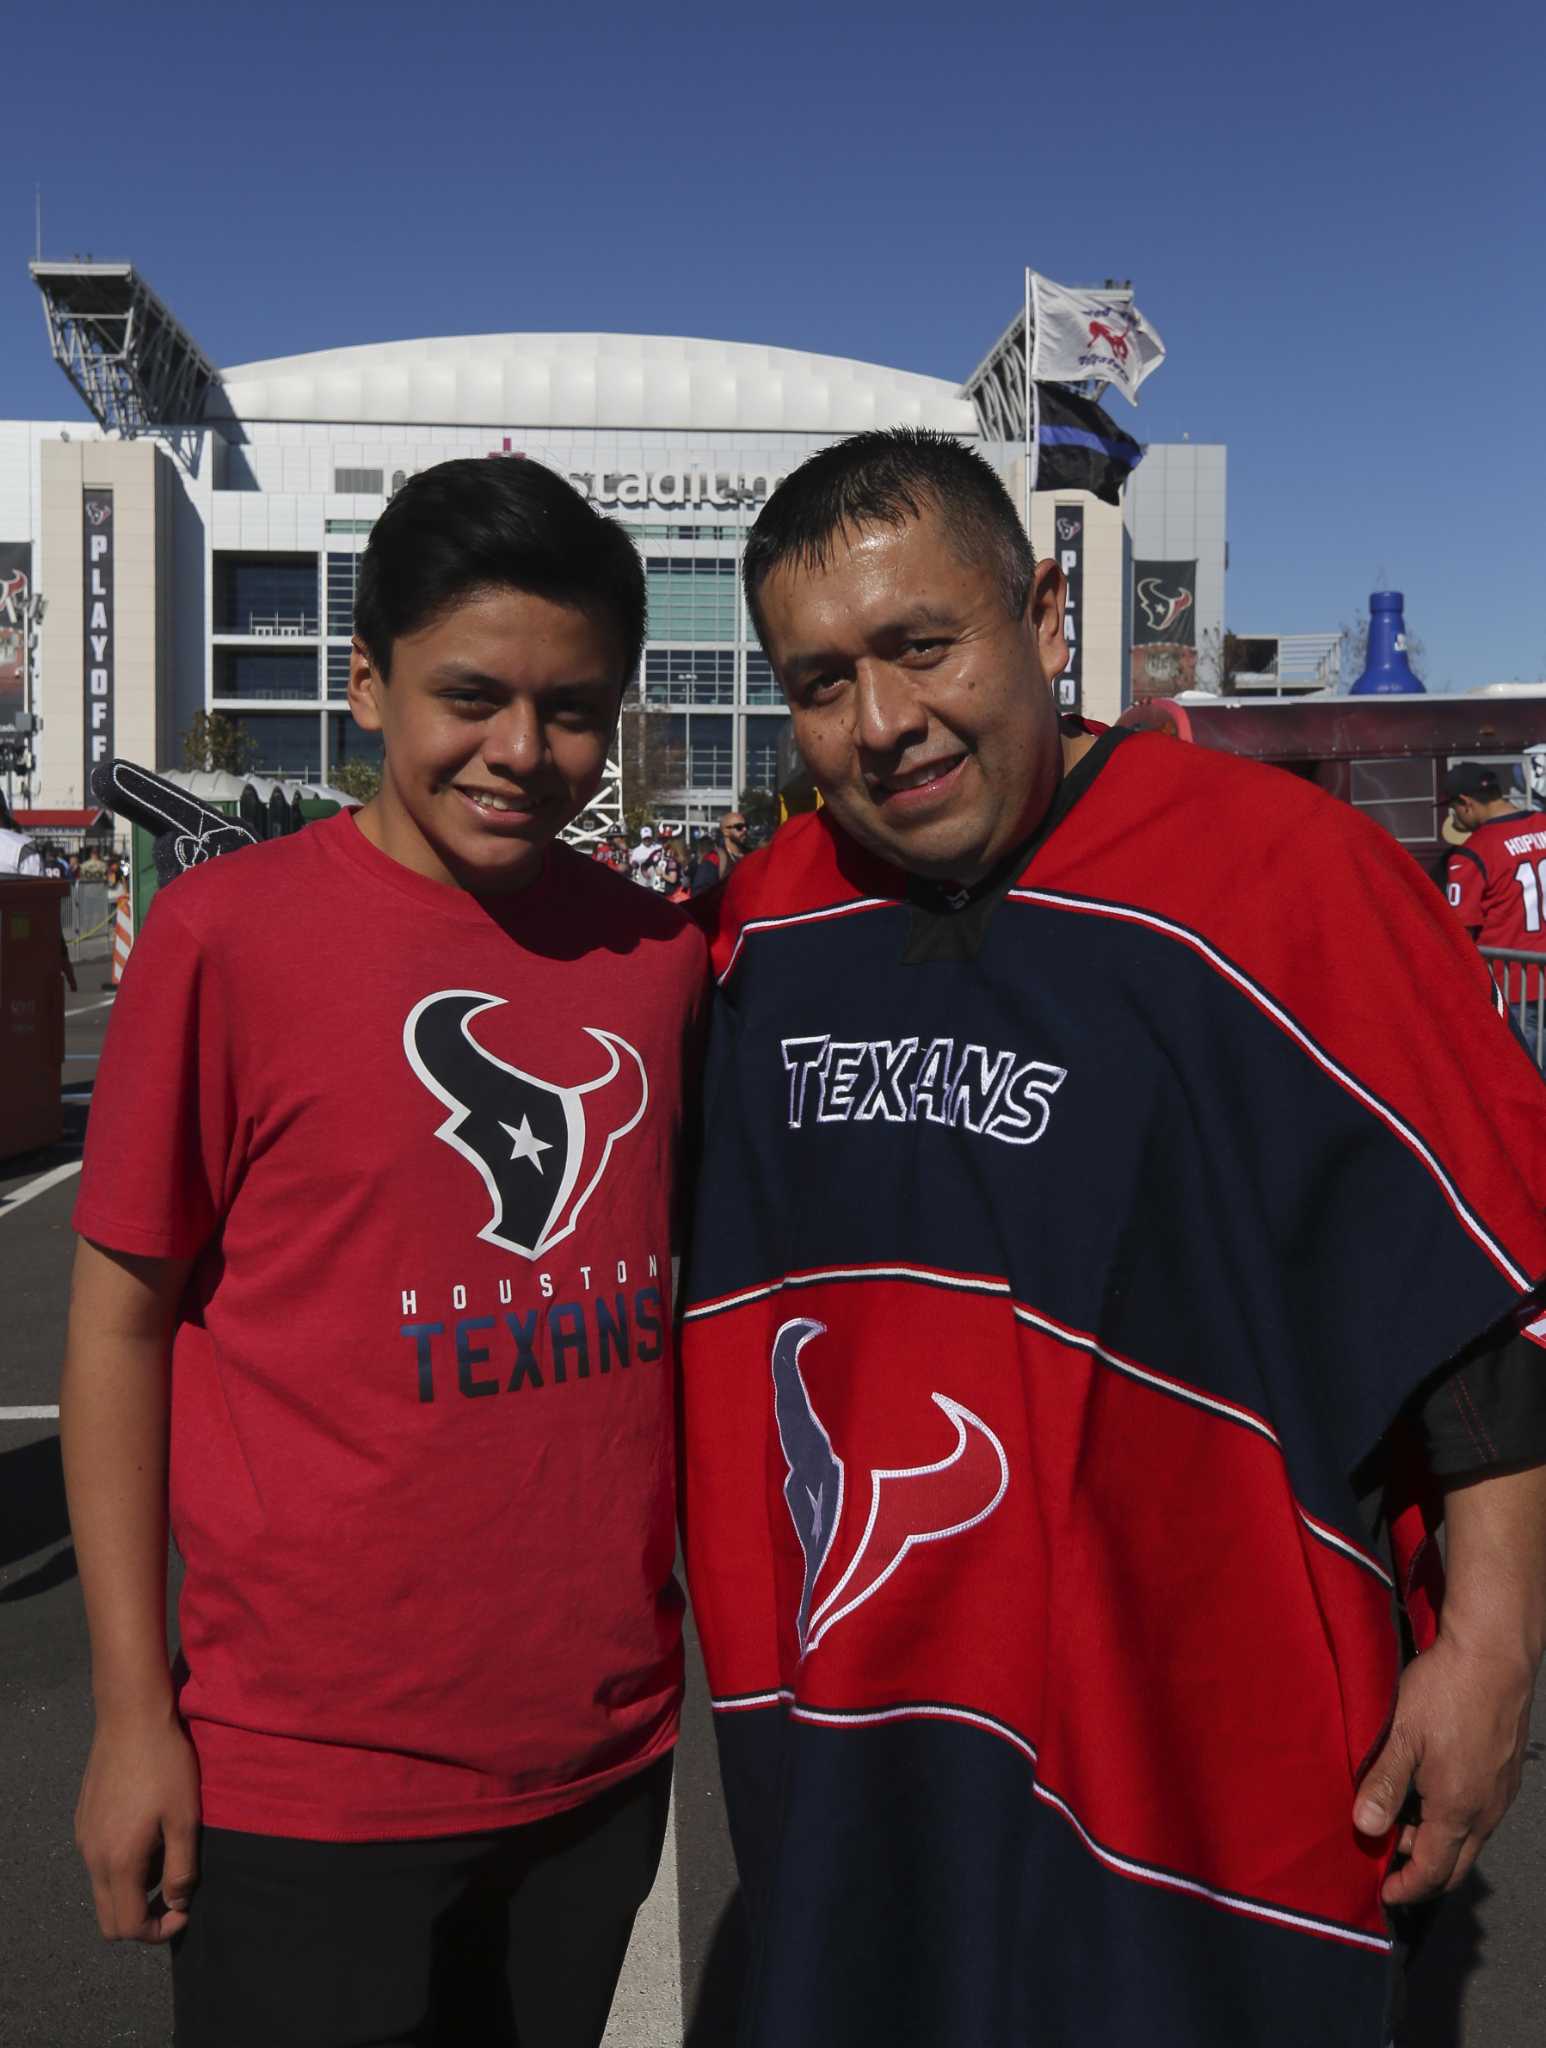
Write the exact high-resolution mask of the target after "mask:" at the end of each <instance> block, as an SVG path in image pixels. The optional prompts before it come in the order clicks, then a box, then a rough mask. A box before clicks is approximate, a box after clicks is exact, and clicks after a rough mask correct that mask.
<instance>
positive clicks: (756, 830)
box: [741, 783, 778, 841]
mask: <svg viewBox="0 0 1546 2048" xmlns="http://www.w3.org/2000/svg"><path fill="white" fill-rule="evenodd" d="M741 816H742V817H743V818H744V819H745V820H746V826H747V832H746V836H747V838H748V839H752V840H757V841H761V840H764V839H771V838H772V836H773V834H774V833H775V832H776V831H777V830H778V798H777V796H775V795H774V793H773V791H772V790H770V789H757V788H756V787H755V786H754V785H753V784H751V783H748V784H747V786H746V787H745V789H743V790H742V791H741Z"/></svg>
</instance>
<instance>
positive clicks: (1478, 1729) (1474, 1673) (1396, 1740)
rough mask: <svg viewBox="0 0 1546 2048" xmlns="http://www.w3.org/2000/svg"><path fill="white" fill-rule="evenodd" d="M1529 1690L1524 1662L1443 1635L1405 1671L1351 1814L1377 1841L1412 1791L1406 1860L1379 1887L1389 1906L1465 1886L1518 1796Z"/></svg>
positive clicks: (1403, 1841)
mask: <svg viewBox="0 0 1546 2048" xmlns="http://www.w3.org/2000/svg"><path fill="white" fill-rule="evenodd" d="M1534 1683H1535V1666H1534V1664H1533V1662H1531V1661H1530V1660H1529V1659H1528V1658H1527V1657H1524V1658H1521V1657H1514V1656H1489V1655H1487V1654H1485V1653H1483V1652H1480V1651H1475V1650H1468V1649H1465V1648H1462V1647H1460V1646H1459V1645H1457V1644H1455V1643H1454V1642H1452V1641H1450V1640H1448V1639H1447V1638H1446V1637H1445V1636H1444V1634H1443V1633H1442V1631H1441V1632H1440V1635H1439V1638H1438V1640H1437V1641H1436V1642H1435V1643H1434V1645H1433V1647H1432V1649H1431V1650H1428V1651H1426V1652H1425V1653H1424V1654H1423V1655H1422V1656H1421V1657H1419V1658H1417V1659H1416V1661H1415V1662H1414V1663H1411V1664H1409V1665H1408V1666H1407V1668H1406V1670H1405V1671H1404V1672H1403V1674H1402V1677H1401V1686H1400V1690H1399V1692H1398V1693H1397V1695H1396V1713H1395V1719H1394V1721H1393V1723H1392V1726H1391V1731H1390V1735H1389V1737H1388V1738H1387V1740H1386V1743H1385V1746H1384V1748H1383V1749H1382V1750H1381V1751H1380V1753H1379V1755H1378V1756H1377V1757H1376V1758H1375V1759H1374V1762H1373V1763H1372V1764H1371V1765H1370V1766H1369V1769H1368V1771H1367V1773H1366V1774H1365V1777H1364V1781H1363V1783H1362V1784H1361V1785H1360V1786H1359V1788H1358V1797H1357V1800H1356V1803H1355V1805H1354V1809H1353V1820H1354V1824H1355V1826H1356V1827H1357V1828H1358V1830H1359V1831H1360V1833H1362V1834H1366V1835H1383V1834H1385V1833H1387V1832H1388V1831H1389V1830H1390V1829H1391V1828H1393V1827H1395V1826H1396V1825H1397V1822H1398V1820H1399V1817H1400V1814H1401V1810H1402V1808H1403V1806H1404V1805H1405V1803H1406V1797H1407V1791H1408V1788H1409V1787H1414V1786H1415V1788H1416V1791H1417V1796H1418V1800H1419V1803H1420V1814H1419V1818H1418V1819H1417V1821H1416V1822H1408V1823H1406V1825H1404V1826H1403V1827H1402V1829H1401V1833H1400V1835H1399V1837H1398V1838H1397V1841H1396V1849H1397V1852H1398V1854H1399V1855H1402V1856H1405V1857H1406V1858H1407V1859H1408V1861H1407V1862H1405V1863H1404V1864H1401V1865H1399V1866H1398V1867H1397V1868H1396V1869H1394V1870H1392V1871H1391V1873H1390V1875H1389V1876H1388V1877H1387V1878H1386V1880H1385V1883H1384V1886H1383V1888H1382V1890H1381V1893H1380V1896H1381V1898H1382V1899H1383V1900H1384V1901H1385V1903H1386V1905H1387V1906H1411V1905H1415V1904H1416V1903H1417V1902H1418V1901H1419V1900H1420V1899H1428V1898H1432V1897H1434V1896H1435V1895H1436V1894H1437V1893H1439V1892H1452V1891H1454V1890H1455V1889H1456V1887H1457V1886H1459V1885H1460V1884H1462V1883H1464V1881H1465V1877H1466V1874H1467V1872H1468V1871H1469V1870H1470V1868H1471V1865H1472V1864H1473V1863H1474V1862H1475V1861H1476V1858H1477V1856H1478V1854H1479V1853H1480V1850H1481V1846H1482V1844H1483V1842H1485V1841H1486V1839H1487V1837H1488V1836H1489V1835H1490V1834H1491V1833H1492V1831H1493V1829H1494V1828H1495V1827H1496V1826H1497V1824H1498V1822H1499V1821H1500V1820H1501V1819H1502V1818H1503V1816H1504V1814H1505V1813H1507V1811H1508V1809H1509V1807H1510V1805H1511V1804H1512V1802H1513V1798H1514V1794H1515V1793H1516V1792H1517V1791H1518V1790H1519V1778H1520V1771H1521V1768H1522V1766H1523V1762H1524V1752H1525V1743H1526V1740H1527V1738H1528V1735H1529V1728H1530V1700H1531V1694H1532V1692H1533V1690H1534Z"/></svg>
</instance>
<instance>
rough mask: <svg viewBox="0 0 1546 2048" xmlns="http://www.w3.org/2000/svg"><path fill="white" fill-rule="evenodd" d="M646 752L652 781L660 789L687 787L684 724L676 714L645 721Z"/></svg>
mask: <svg viewBox="0 0 1546 2048" xmlns="http://www.w3.org/2000/svg"><path fill="white" fill-rule="evenodd" d="M648 726H649V741H648V745H649V750H650V756H651V764H652V767H653V771H654V779H655V780H656V781H657V782H658V784H659V786H660V787H661V788H662V789H682V788H685V787H686V783H687V720H686V719H685V718H684V717H683V715H682V714H681V712H679V711H668V712H665V713H663V714H660V715H658V716H655V717H651V718H650V719H649V721H648Z"/></svg>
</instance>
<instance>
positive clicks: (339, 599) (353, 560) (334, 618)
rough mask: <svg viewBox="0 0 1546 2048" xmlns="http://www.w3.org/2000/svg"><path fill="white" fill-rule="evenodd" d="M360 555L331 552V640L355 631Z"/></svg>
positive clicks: (329, 617) (328, 595)
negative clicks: (355, 605)
mask: <svg viewBox="0 0 1546 2048" xmlns="http://www.w3.org/2000/svg"><path fill="white" fill-rule="evenodd" d="M361 559H362V558H361V557H360V556H359V555H346V554H339V553H336V552H334V551H333V550H331V549H330V550H329V552H328V558H327V630H328V634H329V636H330V637H331V638H334V639H337V638H338V637H340V636H343V637H344V638H347V637H348V635H349V634H351V633H352V632H353V631H354V593H355V589H356V587H357V585H358V583H359V580H360V562H361Z"/></svg>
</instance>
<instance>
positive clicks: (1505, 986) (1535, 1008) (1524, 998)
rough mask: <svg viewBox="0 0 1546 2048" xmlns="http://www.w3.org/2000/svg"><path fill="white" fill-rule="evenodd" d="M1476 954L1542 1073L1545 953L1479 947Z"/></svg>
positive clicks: (1545, 1021)
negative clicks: (1487, 969)
mask: <svg viewBox="0 0 1546 2048" xmlns="http://www.w3.org/2000/svg"><path fill="white" fill-rule="evenodd" d="M1480 952H1481V956H1482V958H1483V959H1484V960H1485V961H1486V963H1487V966H1488V968H1489V969H1490V971H1491V974H1492V978H1493V981H1494V982H1495V983H1496V984H1497V986H1498V988H1499V989H1500V990H1501V991H1502V993H1503V998H1504V1001H1505V1002H1506V1003H1507V1004H1508V1008H1509V1015H1510V1016H1511V1017H1512V1018H1513V1019H1514V1022H1515V1023H1516V1024H1517V1025H1518V1026H1519V1033H1520V1036H1521V1037H1522V1038H1523V1039H1524V1042H1525V1044H1526V1045H1527V1046H1528V1047H1529V1049H1530V1051H1531V1053H1532V1054H1533V1055H1534V1058H1535V1064H1536V1065H1537V1066H1538V1067H1539V1068H1540V1069H1541V1071H1542V1072H1543V1073H1546V953H1527V952H1524V951H1522V950H1521V949H1520V948H1518V947H1515V946H1483V947H1481V948H1480Z"/></svg>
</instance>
